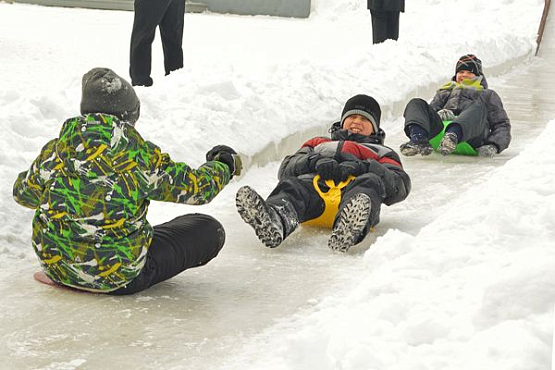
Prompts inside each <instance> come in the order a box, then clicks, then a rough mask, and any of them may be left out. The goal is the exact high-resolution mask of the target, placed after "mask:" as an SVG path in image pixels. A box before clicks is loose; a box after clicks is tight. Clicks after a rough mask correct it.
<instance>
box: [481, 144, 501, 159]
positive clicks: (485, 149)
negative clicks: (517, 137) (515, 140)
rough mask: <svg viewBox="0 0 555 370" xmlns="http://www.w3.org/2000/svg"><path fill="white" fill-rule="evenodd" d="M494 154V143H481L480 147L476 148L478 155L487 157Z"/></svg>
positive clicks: (495, 152) (495, 150) (495, 151)
mask: <svg viewBox="0 0 555 370" xmlns="http://www.w3.org/2000/svg"><path fill="white" fill-rule="evenodd" d="M496 154H497V148H496V147H495V145H492V144H486V145H482V146H481V147H479V148H478V155H479V156H480V157H489V158H491V157H493V156H494V155H496Z"/></svg>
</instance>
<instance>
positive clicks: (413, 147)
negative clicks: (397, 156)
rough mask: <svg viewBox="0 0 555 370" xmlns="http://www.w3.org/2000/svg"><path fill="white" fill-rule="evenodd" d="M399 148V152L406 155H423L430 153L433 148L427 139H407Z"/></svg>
mask: <svg viewBox="0 0 555 370" xmlns="http://www.w3.org/2000/svg"><path fill="white" fill-rule="evenodd" d="M399 148H400V149H401V153H402V154H403V155H406V156H407V157H412V156H415V155H417V154H420V155H423V156H424V155H430V154H432V152H433V151H434V148H432V146H431V145H430V143H429V142H428V140H423V141H408V142H406V143H404V144H401V146H400V147H399Z"/></svg>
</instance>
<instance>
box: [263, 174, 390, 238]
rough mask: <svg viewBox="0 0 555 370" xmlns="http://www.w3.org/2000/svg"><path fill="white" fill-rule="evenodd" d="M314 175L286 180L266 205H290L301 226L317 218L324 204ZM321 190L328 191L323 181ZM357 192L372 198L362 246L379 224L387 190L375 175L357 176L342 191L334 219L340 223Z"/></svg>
mask: <svg viewBox="0 0 555 370" xmlns="http://www.w3.org/2000/svg"><path fill="white" fill-rule="evenodd" d="M313 178H314V175H312V174H309V175H301V176H298V177H287V178H285V179H283V180H281V181H280V182H279V183H278V184H277V186H276V188H275V189H274V190H273V191H272V193H271V194H270V195H269V196H268V199H267V200H266V202H267V203H268V204H269V205H281V204H283V200H285V201H288V202H290V203H291V204H292V205H293V208H295V211H296V212H297V217H298V219H299V223H302V222H305V221H308V220H312V219H315V218H318V217H319V216H320V215H321V214H322V213H323V212H324V209H325V204H324V201H323V200H322V198H321V197H320V195H319V194H318V192H317V191H316V189H314V185H313V184H312V180H313ZM319 186H320V189H322V191H324V192H327V191H328V190H329V188H328V187H327V186H326V184H325V183H324V182H323V181H320V182H319ZM358 193H364V194H366V195H368V196H369V197H370V201H371V203H372V210H371V211H370V218H369V221H368V223H367V225H366V227H365V228H364V232H363V233H362V235H361V238H360V239H359V240H358V241H357V243H360V242H361V241H362V240H363V239H364V237H366V235H367V234H368V232H369V231H370V228H371V227H373V226H375V225H377V224H378V222H379V221H380V209H381V205H382V199H383V193H384V187H383V184H382V180H381V178H380V177H379V176H378V175H376V174H373V173H367V174H364V175H360V176H357V177H356V178H355V179H354V180H353V181H351V182H350V183H349V185H347V186H346V187H345V188H343V189H342V191H341V202H340V203H339V211H338V212H337V215H336V217H335V220H334V225H335V222H337V219H338V218H339V214H340V213H341V210H342V209H343V207H344V206H345V205H346V204H347V202H348V201H349V199H351V198H352V197H354V196H355V195H356V194H358Z"/></svg>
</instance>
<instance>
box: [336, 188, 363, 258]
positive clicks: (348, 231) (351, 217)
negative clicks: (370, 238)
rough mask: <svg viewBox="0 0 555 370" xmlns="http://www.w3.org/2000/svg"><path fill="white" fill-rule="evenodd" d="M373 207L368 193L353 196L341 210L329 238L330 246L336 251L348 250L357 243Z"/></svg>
mask: <svg viewBox="0 0 555 370" xmlns="http://www.w3.org/2000/svg"><path fill="white" fill-rule="evenodd" d="M371 209H372V204H371V202H370V197H369V196H368V195H366V194H362V193H359V194H357V195H355V196H354V197H352V198H351V199H350V200H349V202H348V203H347V204H346V205H345V207H343V209H342V210H341V214H340V215H339V219H338V220H337V222H336V223H335V226H334V227H333V231H332V233H331V237H330V239H329V240H328V247H330V248H331V249H332V250H334V251H340V252H347V251H348V250H349V248H351V247H352V246H353V245H355V244H356V243H357V242H358V241H359V239H360V237H361V236H362V233H363V232H364V228H365V227H366V224H367V223H368V220H369V219H370V210H371Z"/></svg>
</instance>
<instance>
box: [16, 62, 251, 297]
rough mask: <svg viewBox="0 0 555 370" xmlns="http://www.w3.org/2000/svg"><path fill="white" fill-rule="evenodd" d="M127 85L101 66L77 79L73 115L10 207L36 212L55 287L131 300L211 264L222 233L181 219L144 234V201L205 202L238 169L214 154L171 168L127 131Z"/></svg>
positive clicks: (228, 152) (37, 243)
mask: <svg viewBox="0 0 555 370" xmlns="http://www.w3.org/2000/svg"><path fill="white" fill-rule="evenodd" d="M139 108H140V102H139V99H138V97H137V95H136V94H135V91H134V90H133V87H132V86H131V85H130V84H129V83H128V82H127V81H125V80H124V79H123V78H121V77H119V76H118V75H117V74H115V73H114V72H113V71H112V70H110V69H107V68H94V69H92V70H91V71H89V72H88V73H86V74H85V75H84V76H83V80H82V100H81V114H82V115H81V116H78V117H74V118H70V119H68V120H66V121H65V122H64V124H63V126H62V128H61V131H60V134H59V137H58V138H56V139H53V140H51V141H49V142H48V143H47V144H46V145H45V146H44V147H43V148H42V151H41V153H40V154H39V156H38V157H37V158H36V159H35V161H34V162H33V164H32V165H31V168H30V169H29V170H28V171H25V172H22V173H20V174H19V176H18V178H17V180H16V182H15V185H14V189H13V195H14V198H15V200H16V201H17V202H18V203H19V204H21V205H23V206H25V207H29V208H32V209H35V210H36V211H35V216H34V219H33V236H32V244H33V247H34V249H35V252H36V254H37V256H38V258H39V261H40V262H41V265H42V268H43V270H44V272H45V273H46V275H47V276H48V277H49V278H50V279H51V280H53V281H54V282H56V283H58V284H61V285H64V286H68V287H72V288H76V289H81V290H87V291H91V292H97V293H111V294H118V295H119V294H131V293H135V292H139V291H142V290H144V289H146V288H148V287H150V286H152V285H154V284H156V283H158V282H161V281H163V280H166V279H169V278H171V277H172V276H175V275H177V274H179V273H180V272H182V271H183V270H185V269H188V268H191V267H196V266H201V265H204V264H206V263H208V262H209V261H210V260H211V259H212V258H214V257H215V256H216V255H217V254H218V252H219V251H220V249H221V248H222V247H223V244H224V241H225V232H224V229H223V227H222V225H221V224H220V223H219V222H218V221H217V220H215V219H214V218H212V217H211V216H208V215H202V214H188V215H183V216H180V217H177V218H175V219H173V220H171V221H169V222H167V223H164V224H162V225H158V226H154V227H152V226H151V225H150V224H149V222H148V221H147V219H146V215H147V209H148V205H149V201H150V200H159V201H167V202H176V203H185V204H204V203H208V202H210V201H211V200H212V199H213V198H214V197H215V196H216V195H217V194H218V193H219V192H220V191H221V190H222V189H223V188H224V186H225V185H226V184H227V183H228V182H229V180H230V178H231V177H232V176H233V175H234V174H235V175H237V174H238V173H239V170H240V165H239V164H240V159H239V157H238V156H237V155H236V153H235V152H234V151H233V149H231V148H229V147H226V146H217V147H215V148H213V149H212V150H211V151H210V152H208V153H207V162H206V163H204V164H203V165H201V166H200V167H199V168H198V169H193V168H191V167H189V166H188V165H186V164H185V163H180V162H174V161H173V160H172V159H171V158H170V156H169V155H168V154H165V153H162V152H161V150H160V148H159V147H157V146H156V145H154V144H153V143H151V142H149V141H145V140H144V139H143V138H142V137H141V135H140V134H139V133H138V132H137V130H136V129H135V127H134V125H135V122H136V121H137V120H138V118H139Z"/></svg>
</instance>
